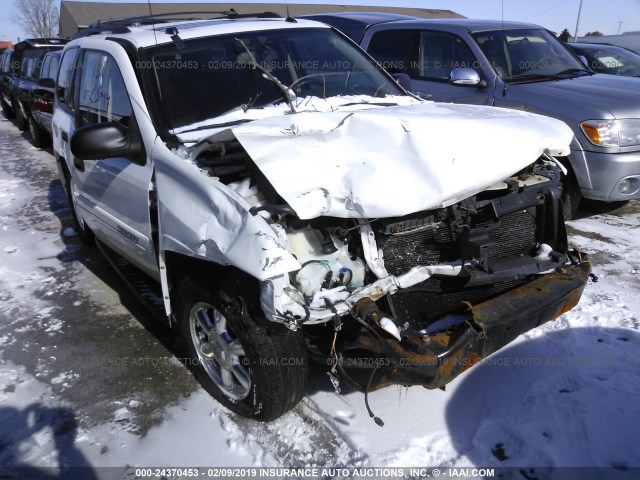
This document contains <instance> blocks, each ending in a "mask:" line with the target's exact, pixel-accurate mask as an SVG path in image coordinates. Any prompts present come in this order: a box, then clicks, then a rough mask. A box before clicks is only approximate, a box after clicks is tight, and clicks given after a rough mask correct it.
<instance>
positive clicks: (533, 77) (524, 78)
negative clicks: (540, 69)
mask: <svg viewBox="0 0 640 480" xmlns="http://www.w3.org/2000/svg"><path fill="white" fill-rule="evenodd" d="M554 78H555V75H545V74H542V73H527V74H526V75H518V76H515V77H511V78H509V79H508V80H507V82H509V83H511V82H529V81H538V80H553V79H554Z"/></svg>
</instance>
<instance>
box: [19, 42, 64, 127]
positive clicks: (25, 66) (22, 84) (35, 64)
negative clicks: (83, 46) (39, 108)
mask: <svg viewBox="0 0 640 480" xmlns="http://www.w3.org/2000/svg"><path fill="white" fill-rule="evenodd" d="M66 43H67V40H63V39H60V38H29V39H27V40H23V41H22V42H19V43H17V44H16V45H15V47H14V54H13V59H12V61H11V66H12V75H11V82H10V84H9V85H8V86H7V91H8V98H9V100H10V101H11V109H12V110H13V112H14V113H15V119H14V122H15V124H16V127H18V128H19V129H20V130H26V129H27V127H28V126H29V116H30V111H29V106H28V102H29V96H30V94H31V91H32V90H33V89H34V88H35V87H36V84H37V82H38V78H39V76H40V68H41V67H42V57H43V56H44V54H45V53H47V52H49V51H52V50H62V48H63V47H64V45H65V44H66Z"/></svg>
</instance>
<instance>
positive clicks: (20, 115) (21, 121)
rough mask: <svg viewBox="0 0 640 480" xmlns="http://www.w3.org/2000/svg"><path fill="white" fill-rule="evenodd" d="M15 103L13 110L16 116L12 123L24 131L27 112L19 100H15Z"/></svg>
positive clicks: (26, 122)
mask: <svg viewBox="0 0 640 480" xmlns="http://www.w3.org/2000/svg"><path fill="white" fill-rule="evenodd" d="M16 103H17V105H16V106H14V108H13V110H14V111H15V112H16V118H15V119H14V123H15V124H16V127H18V130H21V131H23V132H24V131H25V130H26V129H27V126H28V125H27V124H28V120H27V112H26V111H25V108H24V105H22V103H20V102H16Z"/></svg>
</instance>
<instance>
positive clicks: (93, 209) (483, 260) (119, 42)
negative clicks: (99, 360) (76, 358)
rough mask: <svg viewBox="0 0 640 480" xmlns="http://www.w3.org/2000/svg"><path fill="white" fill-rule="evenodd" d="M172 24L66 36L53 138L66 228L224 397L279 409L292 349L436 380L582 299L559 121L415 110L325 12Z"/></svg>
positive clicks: (262, 412) (142, 21) (360, 371)
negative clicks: (91, 246)
mask: <svg viewBox="0 0 640 480" xmlns="http://www.w3.org/2000/svg"><path fill="white" fill-rule="evenodd" d="M188 15H193V14H192V13H188ZM167 17H168V16H162V17H147V18H135V19H128V20H121V21H111V22H109V21H107V22H103V23H102V22H101V23H99V24H97V25H95V26H93V27H92V28H91V29H89V30H88V32H87V35H86V36H84V37H82V38H78V39H75V40H73V41H71V42H70V43H69V44H68V45H67V46H66V47H65V49H64V52H63V56H62V59H61V62H60V73H59V75H58V80H57V89H56V99H55V102H56V105H55V109H54V115H53V145H54V152H55V156H56V161H57V162H58V165H59V169H60V176H61V177H60V178H61V181H62V183H63V185H64V187H65V189H66V191H67V194H68V197H69V201H70V205H71V211H72V215H73V218H74V222H75V226H76V229H77V231H78V233H79V235H80V237H81V238H82V239H84V240H86V241H88V242H91V241H95V242H96V243H97V244H98V246H99V248H100V249H101V250H102V252H103V253H104V254H105V256H106V257H107V258H108V259H110V261H111V263H112V265H113V266H114V268H116V269H117V270H118V271H119V272H120V273H121V274H122V276H123V277H124V278H125V279H127V282H128V284H129V286H130V287H131V288H132V289H133V290H134V292H136V293H137V294H138V297H139V298H140V299H141V300H143V301H145V302H146V303H147V304H148V305H149V306H150V309H152V311H154V312H155V313H156V314H157V315H158V316H159V318H161V319H162V320H164V321H165V322H167V323H168V324H169V325H170V326H172V327H175V328H176V329H178V330H179V331H180V333H181V335H182V340H183V344H184V352H182V353H184V354H185V355H186V357H185V359H186V363H187V364H188V365H189V366H190V367H191V368H192V369H193V372H194V374H195V375H196V378H197V379H198V380H199V381H200V383H201V384H202V385H203V387H204V388H206V389H207V390H208V391H209V393H211V394H212V395H213V396H214V397H215V398H216V399H217V400H218V401H220V402H221V403H222V404H224V405H225V406H227V407H228V408H229V409H231V410H232V411H234V412H236V413H238V414H240V415H244V416H247V417H250V418H255V419H259V420H272V419H274V418H276V417H278V416H279V415H282V414H283V413H284V412H286V411H287V410H289V409H290V408H292V407H293V406H294V405H295V404H296V403H297V402H298V401H299V400H300V398H301V397H302V396H303V395H304V393H305V385H306V376H307V373H308V368H309V365H308V363H307V359H308V357H312V358H314V359H316V360H317V361H319V362H320V363H321V364H322V365H323V366H324V367H323V368H325V369H326V370H327V373H329V374H330V376H329V378H330V379H331V382H332V384H333V385H334V386H335V387H336V389H338V387H339V386H340V385H341V384H347V385H350V386H351V387H352V388H359V389H361V390H364V391H369V390H373V389H376V388H380V387H383V386H385V385H389V384H398V385H404V386H409V385H422V386H425V387H426V388H431V389H433V388H440V387H442V386H444V385H445V384H447V383H448V382H450V381H451V380H452V379H453V378H454V377H456V376H457V375H458V374H460V373H462V372H463V371H465V370H466V369H467V368H469V367H470V366H471V365H473V364H474V363H477V362H478V361H480V360H481V359H482V358H484V357H486V356H487V355H490V354H491V353H492V352H494V351H496V350H498V349H500V348H502V347H503V346H505V345H506V344H508V343H510V342H511V341H512V340H514V339H515V338H516V337H517V336H518V335H520V334H521V333H524V332H526V331H528V330H531V329H532V328H535V327H537V326H538V325H540V324H542V323H543V322H546V321H549V320H551V319H552V318H555V317H557V316H558V315H560V314H562V313H563V312H565V311H567V310H568V309H570V308H572V307H573V306H574V305H575V304H576V303H577V302H578V300H579V298H580V295H581V293H582V290H583V288H584V287H585V285H586V282H587V278H588V275H589V273H590V265H589V262H588V261H586V259H585V258H584V257H583V256H582V255H581V254H580V253H579V252H575V251H574V250H572V249H570V248H569V247H568V243H567V235H566V230H565V225H564V219H563V218H562V212H561V207H560V188H561V186H560V178H561V167H560V166H559V165H558V161H557V160H556V159H554V156H562V155H564V154H567V153H568V151H569V145H570V143H571V139H572V137H573V134H572V132H571V130H570V129H569V127H567V126H566V125H565V124H564V123H563V122H560V121H558V120H555V119H553V118H548V117H544V116H541V115H535V114H531V113H528V112H519V111H514V110H508V109H496V108H492V107H487V106H472V105H453V104H443V103H433V102H424V101H422V100H420V99H418V98H416V97H415V96H413V95H409V94H407V92H405V91H404V90H403V89H402V88H401V87H400V86H399V85H398V84H397V83H396V82H395V81H394V80H393V78H392V77H391V76H389V74H388V73H387V72H385V71H384V70H383V69H381V68H380V67H379V66H378V65H377V64H376V63H375V62H374V61H373V59H371V57H369V56H368V55H366V54H365V52H363V51H362V50H361V49H360V48H359V47H357V45H355V44H353V42H351V41H349V40H348V39H347V38H345V37H344V36H343V35H341V34H338V33H337V32H336V31H334V30H333V29H331V28H329V27H327V26H326V25H323V24H321V23H318V22H310V21H305V20H299V21H295V20H292V19H290V18H287V19H284V18H275V17H277V15H276V16H274V15H273V14H266V13H265V14H261V15H254V16H253V17H254V18H249V17H251V16H250V15H239V14H237V13H236V12H233V11H230V12H227V13H221V14H220V18H216V19H214V20H211V19H208V20H201V21H187V20H184V19H182V20H179V19H177V18H174V19H173V20H170V19H169V18H167ZM159 23H162V25H159ZM132 348H138V347H132ZM487 388H493V386H487ZM372 416H373V415H372ZM376 421H377V422H378V423H379V424H380V423H381V422H380V421H379V419H376Z"/></svg>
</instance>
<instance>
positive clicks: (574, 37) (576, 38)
mask: <svg viewBox="0 0 640 480" xmlns="http://www.w3.org/2000/svg"><path fill="white" fill-rule="evenodd" d="M581 13H582V0H580V8H578V19H577V20H576V34H575V35H574V36H573V43H576V42H577V41H578V26H579V25H580V14H581Z"/></svg>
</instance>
